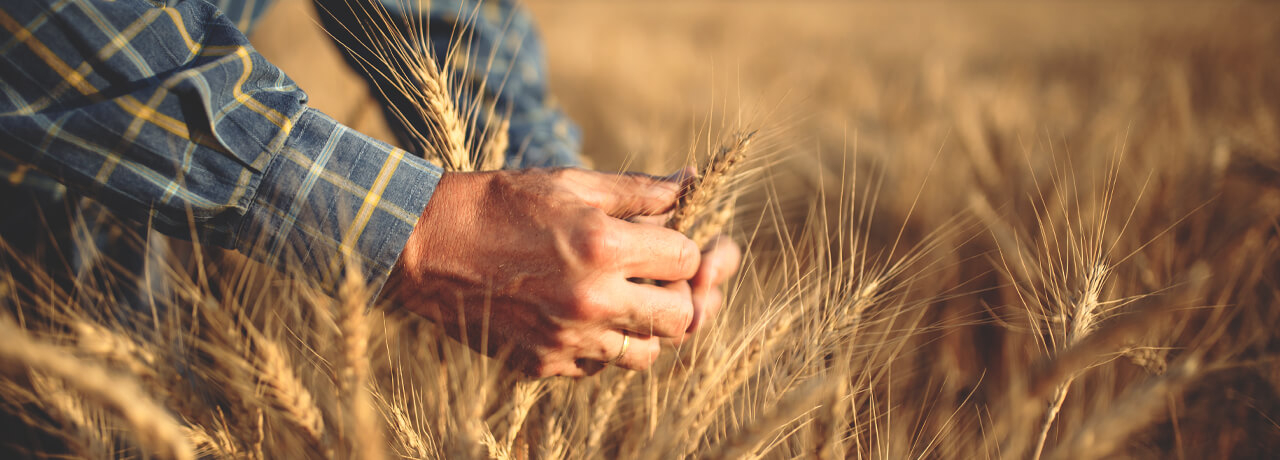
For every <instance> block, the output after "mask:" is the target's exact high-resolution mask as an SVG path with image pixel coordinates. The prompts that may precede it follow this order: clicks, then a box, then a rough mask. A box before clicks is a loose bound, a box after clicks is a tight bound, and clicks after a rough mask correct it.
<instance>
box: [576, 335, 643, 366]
mask: <svg viewBox="0 0 1280 460" xmlns="http://www.w3.org/2000/svg"><path fill="white" fill-rule="evenodd" d="M624 342H625V343H626V349H625V350H624V349H623V343H624ZM619 353H621V354H619ZM660 353H662V344H661V343H660V342H659V341H658V338H657V337H653V336H647V335H643V334H636V333H634V332H627V333H626V334H625V336H624V334H623V333H622V332H619V331H615V330H612V329H610V330H608V331H605V332H604V334H603V335H602V336H601V337H600V342H599V347H598V348H596V349H595V350H593V351H592V353H590V354H589V355H588V356H583V358H586V359H589V360H592V361H597V362H600V363H610V361H612V365H614V366H618V367H622V368H626V369H633V370H638V371H642V370H645V369H648V368H649V366H651V365H653V362H654V361H657V360H658V355H659V354H660ZM614 359H617V361H614Z"/></svg>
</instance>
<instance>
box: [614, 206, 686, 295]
mask: <svg viewBox="0 0 1280 460" xmlns="http://www.w3.org/2000/svg"><path fill="white" fill-rule="evenodd" d="M616 226H617V227H618V230H616V231H615V234H617V235H623V236H622V238H624V239H625V241H626V243H624V244H621V245H620V247H621V248H623V251H622V252H621V253H620V256H621V259H622V260H621V261H620V262H621V263H622V267H621V268H622V271H623V274H624V275H625V276H626V277H627V278H647V279H652V280H662V281H676V280H687V279H689V278H693V276H694V275H695V274H697V272H698V266H699V264H701V263H702V254H701V253H700V252H699V251H698V245H697V243H694V242H693V240H690V239H689V238H688V237H686V236H684V235H682V234H680V232H677V231H675V230H671V229H669V228H665V227H660V226H657V225H649V224H637V223H632V222H624V221H616Z"/></svg>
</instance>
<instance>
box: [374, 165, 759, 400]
mask: <svg viewBox="0 0 1280 460" xmlns="http://www.w3.org/2000/svg"><path fill="white" fill-rule="evenodd" d="M680 177H681V176H672V177H666V178H663V177H654V176H647V175H640V174H608V173H601V172H595V171H588V170H583V169H528V170H521V171H491V172H474V173H445V175H444V176H443V177H442V178H441V180H440V183H439V185H438V186H437V188H436V191H435V194H434V196H433V197H432V198H431V202H430V203H428V204H427V207H426V209H425V210H424V211H423V213H422V217H421V219H420V220H419V222H418V225H417V226H416V227H415V228H414V231H413V233H412V235H411V236H410V237H409V241H408V243H407V244H406V246H405V249H404V251H403V252H402V254H401V256H400V260H399V262H398V263H397V264H396V267H395V269H394V270H393V271H392V274H391V279H390V280H389V282H388V284H387V288H386V292H385V294H386V296H387V297H388V298H390V300H392V301H393V302H394V303H395V304H397V305H400V306H401V307H403V308H407V309H409V310H411V311H413V312H416V313H418V314H421V315H423V316H426V317H428V318H430V319H432V320H434V321H436V322H438V323H439V324H441V325H442V326H444V327H445V330H447V331H449V333H450V335H451V336H453V337H454V338H457V339H459V340H462V341H464V342H466V343H467V344H468V345H470V346H471V347H472V348H474V349H476V350H478V351H482V352H485V353H488V354H490V355H498V356H503V357H504V358H505V359H506V362H507V364H508V365H509V366H510V367H512V368H514V369H518V370H521V371H524V372H525V373H528V374H529V375H532V376H536V377H549V376H558V375H559V376H583V375H589V374H592V373H594V372H596V371H598V370H599V369H601V368H602V367H603V363H605V362H608V361H610V360H611V359H613V358H614V357H616V356H617V354H618V352H619V350H620V349H621V347H622V343H623V334H624V333H625V334H626V335H628V336H630V339H628V340H629V342H630V343H629V345H628V347H627V350H626V353H625V354H623V356H622V358H621V359H620V360H618V361H617V362H616V363H614V364H615V365H618V366H621V367H625V368H628V369H637V370H643V369H647V368H648V367H649V366H650V365H652V364H653V362H654V360H656V359H657V358H658V354H659V353H660V351H661V341H662V340H664V339H665V340H667V341H670V342H674V343H678V342H680V341H682V340H684V339H685V338H687V337H688V335H689V334H691V333H693V332H694V331H696V330H697V328H698V327H700V326H702V325H704V324H707V323H708V322H709V319H710V317H711V316H713V315H714V314H715V313H716V312H717V311H718V310H719V305H720V303H721V301H722V299H723V293H722V292H721V291H720V288H719V286H720V285H721V284H723V283H724V281H725V280H727V279H728V278H729V277H730V276H732V275H733V273H734V272H735V271H736V269H737V266H738V262H739V260H740V259H741V252H740V250H739V249H738V247H737V245H735V244H734V243H732V242H731V241H730V240H729V239H728V238H719V239H717V240H716V241H715V242H714V243H712V244H710V245H709V247H708V248H707V251H706V252H705V253H704V252H702V251H700V250H699V248H698V247H697V245H696V244H695V243H694V242H693V241H692V240H690V239H688V238H686V237H685V236H684V235H682V234H680V233H678V232H676V231H674V230H670V229H667V228H664V227H662V226H661V225H657V224H655V222H660V221H661V220H662V219H659V218H654V217H653V216H660V215H662V214H663V213H666V212H668V211H669V210H670V209H671V207H672V206H674V204H675V201H676V197H677V194H678V193H679V190H680V182H681V179H680ZM482 348H483V349H482Z"/></svg>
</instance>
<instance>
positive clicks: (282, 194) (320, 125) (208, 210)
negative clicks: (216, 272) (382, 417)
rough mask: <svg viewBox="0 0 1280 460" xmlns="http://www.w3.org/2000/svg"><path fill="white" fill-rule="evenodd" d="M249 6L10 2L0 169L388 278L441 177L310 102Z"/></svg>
mask: <svg viewBox="0 0 1280 460" xmlns="http://www.w3.org/2000/svg"><path fill="white" fill-rule="evenodd" d="M249 3H251V2H247V1H246V2H240V1H237V2H227V4H226V5H224V7H226V8H228V11H232V12H233V14H232V15H227V14H224V12H223V11H222V10H220V9H219V8H218V7H215V6H214V5H212V4H210V3H207V2H204V1H199V0H188V1H175V2H170V3H169V4H162V5H157V4H153V3H150V2H146V1H142V0H117V1H114V2H107V1H94V0H57V1H22V2H11V3H10V2H6V3H5V4H4V5H3V6H0V158H3V159H4V161H5V163H6V164H3V165H0V171H2V172H3V173H4V176H5V178H6V179H7V180H8V181H9V182H10V184H12V185H13V186H14V187H16V189H19V190H22V189H31V190H44V191H45V192H44V193H43V194H42V195H41V196H44V197H49V198H57V197H60V196H62V194H63V193H62V192H63V190H62V187H64V186H65V188H66V189H67V190H68V191H69V192H71V193H73V194H78V195H80V196H85V197H89V198H91V199H92V200H93V201H94V202H96V203H100V204H101V205H104V206H106V207H107V208H109V209H110V210H111V211H112V212H113V213H115V214H116V215H118V216H121V217H125V218H128V219H131V220H132V221H134V222H146V223H147V224H148V225H150V226H151V227H152V228H154V229H157V230H159V231H161V232H164V233H166V234H169V235H172V236H177V237H183V238H185V237H189V236H190V235H192V233H193V232H194V234H195V235H197V237H198V238H199V239H200V240H201V241H202V242H204V243H205V244H211V245H216V246H219V247H223V248H229V249H236V250H239V251H241V252H244V253H246V254H248V255H249V256H251V257H253V258H254V259H256V260H259V261H262V262H265V263H268V264H274V265H277V266H286V265H289V264H293V263H297V262H299V261H301V262H302V263H304V264H311V265H313V266H310V267H304V270H306V271H308V272H311V273H331V269H332V268H333V267H332V265H333V262H334V260H333V258H332V257H330V256H327V255H325V254H336V253H344V254H350V255H354V256H357V257H356V258H357V260H358V261H360V262H363V267H361V268H363V269H364V270H365V271H366V273H367V274H368V277H369V280H370V281H371V282H373V283H380V282H381V281H382V280H384V279H385V277H386V275H387V273H388V271H389V270H390V268H391V267H392V266H393V264H394V263H395V260H396V258H397V257H398V255H399V253H400V250H401V249H402V248H403V245H404V242H405V241H406V240H407V238H408V236H409V234H410V232H411V230H412V229H413V226H414V225H415V224H416V222H417V218H418V216H419V215H420V214H421V212H422V209H423V207H424V206H425V205H426V203H427V201H428V199H429V198H430V196H431V194H432V192H433V191H434V188H435V185H436V183H437V182H438V181H439V178H440V170H439V168H436V167H435V166H432V165H430V164H429V163H427V162H426V161H424V160H422V159H420V158H417V157H414V156H412V155H406V152H404V151H402V150H399V149H396V148H394V147H392V146H390V145H387V144H385V143H382V142H379V141H376V140H374V139H371V138H369V137H367V136H364V135H362V134H360V133H357V132H354V131H351V130H349V129H347V128H346V127H344V126H342V125H340V124H338V123H336V122H335V121H334V120H332V119H331V118H329V117H327V116H325V115H323V114H321V113H318V112H316V111H315V110H313V109H310V108H308V107H307V106H306V95H305V94H304V93H303V92H302V91H301V90H299V89H298V88H297V86H296V85H294V84H293V82H292V81H290V80H289V78H288V77H286V76H285V75H284V73H283V72H281V71H280V70H279V69H278V68H276V67H275V66H273V65H271V64H270V63H269V62H267V61H266V60H265V59H264V58H263V57H262V56H261V55H259V54H258V53H257V52H256V51H254V50H253V48H252V47H251V46H249V43H248V40H247V39H246V38H245V36H244V33H243V32H242V30H241V27H240V26H246V25H248V24H250V23H251V22H252V19H253V17H254V16H255V15H256V14H258V13H260V12H261V11H262V10H263V9H264V8H265V2H258V3H256V5H258V6H252V7H250V6H247V5H249ZM246 17H247V18H248V19H245V18H246ZM31 168H34V169H35V170H34V171H32V170H31ZM50 178H52V181H50V180H49V179H50ZM49 184H55V185H53V186H50V185H49ZM7 190H8V189H7ZM37 194H40V193H37ZM10 195H11V196H9V197H5V198H6V199H18V198H19V197H18V196H13V195H16V194H12V193H11V194H10ZM189 223H194V228H192V227H191V225H189ZM6 227H12V226H6ZM30 227H31V231H33V232H39V231H40V227H39V224H38V223H37V222H31V223H30ZM9 230H11V229H6V231H9ZM6 238H7V236H6Z"/></svg>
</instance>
